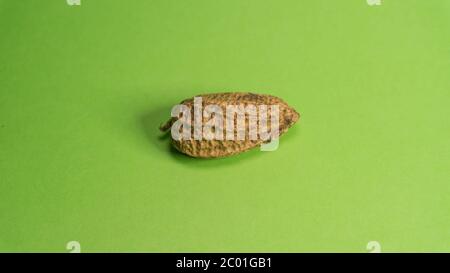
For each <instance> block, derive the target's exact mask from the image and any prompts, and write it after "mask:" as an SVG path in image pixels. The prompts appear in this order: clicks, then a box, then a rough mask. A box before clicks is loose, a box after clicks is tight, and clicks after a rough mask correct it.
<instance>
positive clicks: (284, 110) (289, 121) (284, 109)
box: [160, 92, 300, 158]
mask: <svg viewBox="0 0 450 273" xmlns="http://www.w3.org/2000/svg"><path fill="white" fill-rule="evenodd" d="M196 97H202V104H203V108H204V107H205V106H206V105H218V106H220V107H221V108H222V111H223V113H226V107H227V106H229V105H238V106H244V107H245V106H247V105H254V106H256V107H259V106H260V105H267V106H268V107H269V108H270V105H278V106H279V136H281V135H282V134H283V133H285V132H286V131H287V130H288V129H289V128H290V127H291V126H292V125H293V124H294V123H295V122H297V120H298V119H299V117H300V115H299V114H298V113H297V112H296V111H295V110H294V109H293V108H291V107H289V105H287V103H285V102H284V101H283V100H281V99H280V98H277V97H275V96H271V95H259V94H254V93H243V92H234V93H215V94H205V95H198V96H196ZM180 104H184V105H186V106H188V107H189V108H190V110H191V117H192V119H193V116H194V115H193V110H194V98H190V99H186V100H183V101H182V102H181V103H180ZM268 115H270V111H268ZM176 120H177V118H171V119H170V120H169V121H168V122H167V123H165V124H164V125H162V126H161V127H160V130H161V131H167V130H169V129H170V128H171V126H172V124H173V123H174V122H175V121H176ZM223 120H225V116H224V117H223ZM206 121H207V120H206V119H205V118H203V122H206ZM224 122H225V121H224ZM257 124H258V126H259V120H258V121H257ZM267 126H268V128H270V118H269V119H268V125H267ZM193 130H194V129H193V126H192V136H193ZM245 130H246V134H245V140H237V138H236V136H237V134H238V131H237V126H236V118H235V129H234V133H235V138H234V139H235V140H225V135H224V140H206V139H202V140H194V139H193V138H192V139H191V140H174V139H172V144H173V146H174V147H175V148H176V149H177V150H178V151H180V152H182V153H184V154H187V155H189V156H192V157H201V158H215V157H226V156H231V155H235V154H239V153H242V152H245V151H248V150H250V149H252V148H254V147H258V146H260V145H261V144H263V143H264V141H263V140H262V139H261V138H260V137H258V138H257V139H256V140H253V139H250V138H249V134H248V132H249V119H248V116H246V118H245ZM224 134H225V128H224ZM258 136H259V135H258Z"/></svg>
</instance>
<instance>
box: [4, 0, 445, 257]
mask: <svg viewBox="0 0 450 273" xmlns="http://www.w3.org/2000/svg"><path fill="white" fill-rule="evenodd" d="M238 90H239V91H253V92H259V93H270V94H273V95H276V96H279V97H281V98H283V99H284V100H286V101H287V102H288V103H289V104H290V105H292V106H293V107H295V108H296V109H297V110H298V111H299V112H300V113H301V114H302V118H301V120H300V122H299V123H298V124H297V125H296V126H295V127H294V128H293V129H292V130H291V131H289V132H288V134H287V135H286V136H284V137H283V138H282V139H281V142H280V148H279V149H278V150H277V151H275V152H260V151H258V150H254V151H252V152H250V153H247V154H243V155H240V156H236V157H231V158H227V159H222V160H195V159H191V158H188V157H185V156H183V155H180V154H177V153H174V152H171V150H170V149H169V146H168V140H167V139H160V138H159V136H160V134H159V132H158V130H157V127H158V125H159V124H160V123H161V122H163V121H165V120H166V119H167V117H169V115H170V112H169V111H170V108H171V106H172V105H173V104H175V103H178V102H179V101H180V100H182V99H184V98H188V97H192V96H193V95H196V94H198V93H204V92H220V91H238ZM449 105H450V1H448V0H421V1H420V0H395V1H394V0H391V1H390V0H384V1H382V5H380V6H369V5H368V4H367V3H366V1H365V0H339V1H330V0H309V1H306V0H305V1H299V0H201V1H200V0H183V1H179V0H133V1H124V0H121V1H119V0H114V1H113V0H82V1H81V6H69V5H67V4H66V1H65V0H49V1H34V0H20V1H16V0H0V251H1V252H4V251H56V252H67V250H66V243H67V242H68V241H72V240H75V241H79V242H80V243H81V248H82V251H83V252H91V251H113V252H116V251H133V252H135V251H139V252H140V251H145V252H147V251H149V252H160V251H164V252H178V251H187V252H200V251H201V252H203V251H212V252H218V251H226V252H228V251H232V252H249V251H256V252H305V251H314V252H316V251H318V252H323V251H338V252H342V251H354V252H367V250H366V245H367V243H368V242H369V241H372V240H375V241H378V242H379V243H380V244H381V248H382V251H383V252H385V251H386V252H388V251H450V199H449V198H450V171H449V169H450V167H449V166H450V141H449V139H450V122H449V117H450V107H449Z"/></svg>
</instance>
